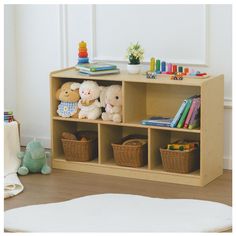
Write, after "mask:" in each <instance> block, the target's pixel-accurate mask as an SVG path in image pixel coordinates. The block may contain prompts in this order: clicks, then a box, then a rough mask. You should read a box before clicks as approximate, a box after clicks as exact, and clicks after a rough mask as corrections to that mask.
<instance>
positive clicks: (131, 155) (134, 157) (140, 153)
mask: <svg viewBox="0 0 236 236" xmlns="http://www.w3.org/2000/svg"><path fill="white" fill-rule="evenodd" d="M129 139H147V136H144V135H129V136H126V137H124V138H123V139H122V140H121V141H120V142H118V143H112V148H113V154H114V159H115V162H116V164H117V165H120V166H128V167H141V166H144V165H146V164H147V143H145V144H142V145H139V146H134V145H122V143H123V142H124V141H126V140H129Z"/></svg>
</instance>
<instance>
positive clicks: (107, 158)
mask: <svg viewBox="0 0 236 236" xmlns="http://www.w3.org/2000/svg"><path fill="white" fill-rule="evenodd" d="M131 134H138V135H146V136H147V137H148V130H147V129H145V128H136V127H126V126H116V125H106V124H100V125H99V147H100V148H99V157H100V161H101V164H108V165H115V160H114V157H113V149H112V146H111V144H112V143H116V142H119V141H120V140H121V139H122V138H123V137H125V136H128V135H131ZM121 168H122V167H121ZM141 168H147V166H144V167H141Z"/></svg>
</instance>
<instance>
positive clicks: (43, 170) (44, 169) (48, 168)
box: [41, 163, 52, 175]
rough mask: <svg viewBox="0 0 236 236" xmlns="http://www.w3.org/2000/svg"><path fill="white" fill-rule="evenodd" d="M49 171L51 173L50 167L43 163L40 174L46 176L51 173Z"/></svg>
mask: <svg viewBox="0 0 236 236" xmlns="http://www.w3.org/2000/svg"><path fill="white" fill-rule="evenodd" d="M51 171H52V169H51V167H49V166H48V165H47V163H45V164H44V166H43V168H42V170H41V173H42V174H44V175H48V174H50V173H51Z"/></svg>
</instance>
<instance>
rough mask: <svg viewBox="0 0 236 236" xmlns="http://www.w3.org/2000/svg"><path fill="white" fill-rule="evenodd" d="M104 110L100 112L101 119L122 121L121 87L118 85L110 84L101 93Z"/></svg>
mask: <svg viewBox="0 0 236 236" xmlns="http://www.w3.org/2000/svg"><path fill="white" fill-rule="evenodd" d="M101 95H102V96H103V98H101V100H102V101H104V102H102V103H103V106H104V107H105V112H103V113H102V119H103V120H112V121H114V122H121V121H122V87H121V86H120V85H111V86H109V87H107V88H106V89H105V90H103V92H102V93H101Z"/></svg>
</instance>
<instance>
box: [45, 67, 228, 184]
mask: <svg viewBox="0 0 236 236" xmlns="http://www.w3.org/2000/svg"><path fill="white" fill-rule="evenodd" d="M84 80H94V81H96V82H97V83H98V84H99V85H103V86H108V85H111V84H120V85H122V93H123V94H122V95H123V108H122V109H123V122H122V123H114V122H112V121H103V120H102V119H97V120H88V119H83V120H80V119H77V118H62V117H59V116H58V115H57V113H56V110H57V106H58V104H59V102H58V101H57V100H56V97H55V94H56V90H57V89H58V88H60V86H61V85H62V84H63V83H65V82H67V81H77V82H82V81H84ZM50 86H51V89H50V90H51V142H52V167H53V168H58V169H65V170H73V171H82V172H90V173H97V174H106V175H114V176H122V177H129V178H138V179H146V180H153V181H162V182H169V183H178V184H187V185H194V186H204V185H206V184H207V183H209V182H211V181H212V180H214V179H215V178H217V177H218V176H220V175H222V173H223V144H224V140H223V134H224V127H223V111H224V77H223V75H219V76H214V77H209V78H207V79H191V78H185V79H184V80H182V81H174V80H169V79H168V78H166V77H163V78H160V79H157V80H155V79H146V78H145V76H144V75H142V74H139V75H129V74H127V73H125V72H122V73H120V74H116V75H104V76H90V77H89V76H85V75H81V74H79V73H78V71H77V70H76V69H74V68H67V69H64V70H59V71H55V72H52V73H51V74H50ZM195 94H200V95H201V129H195V130H189V129H178V128H168V127H157V126H146V125H142V124H140V121H141V120H142V119H145V118H148V117H150V116H158V115H160V116H174V115H175V114H176V112H177V111H178V108H179V106H180V104H181V103H182V102H183V100H184V99H186V98H187V97H190V96H192V95H195ZM76 130H95V131H97V132H98V157H97V159H95V160H93V161H90V162H73V161H66V160H65V158H64V154H63V149H62V143H61V133H62V132H63V131H69V132H75V131H76ZM134 133H136V134H146V135H147V136H148V164H147V165H146V166H144V167H141V168H130V167H123V166H118V165H116V164H115V162H114V159H113V153H112V147H111V143H112V142H115V141H118V140H119V139H120V138H122V137H124V136H126V135H128V134H134ZM178 139H192V140H198V141H199V142H200V169H199V170H197V171H194V172H192V173H189V174H178V173H171V172H166V171H164V170H163V167H162V162H161V156H160V152H159V148H160V147H163V146H165V145H166V144H167V143H169V142H172V141H175V140H178Z"/></svg>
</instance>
